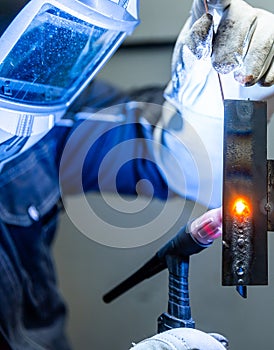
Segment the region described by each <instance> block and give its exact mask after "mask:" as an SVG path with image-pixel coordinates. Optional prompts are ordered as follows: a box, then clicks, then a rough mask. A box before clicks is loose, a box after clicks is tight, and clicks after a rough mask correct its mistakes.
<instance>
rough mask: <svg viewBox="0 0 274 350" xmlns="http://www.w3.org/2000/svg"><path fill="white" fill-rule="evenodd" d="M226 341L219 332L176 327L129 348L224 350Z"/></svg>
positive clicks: (141, 349) (140, 349) (142, 349)
mask: <svg viewBox="0 0 274 350" xmlns="http://www.w3.org/2000/svg"><path fill="white" fill-rule="evenodd" d="M227 348H228V341H227V339H226V338H225V337H223V336H222V335H220V334H215V333H212V334H207V333H204V332H202V331H199V330H197V329H192V328H177V329H172V330H170V331H166V332H163V333H160V334H157V335H155V336H153V337H151V338H149V339H146V340H144V341H142V342H140V343H138V344H137V345H135V346H133V348H131V350H189V349H199V350H226V349H227Z"/></svg>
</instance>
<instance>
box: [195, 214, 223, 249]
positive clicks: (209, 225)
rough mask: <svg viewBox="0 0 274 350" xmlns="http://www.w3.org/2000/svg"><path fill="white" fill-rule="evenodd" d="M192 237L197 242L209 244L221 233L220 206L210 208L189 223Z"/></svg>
mask: <svg viewBox="0 0 274 350" xmlns="http://www.w3.org/2000/svg"><path fill="white" fill-rule="evenodd" d="M189 230H190V232H191V235H192V237H193V238H194V239H195V240H196V241H197V242H198V243H199V244H204V245H207V244H210V243H212V242H213V241H214V239H216V238H218V237H220V236H221V234H222V208H217V209H212V210H209V211H207V212H206V213H204V214H203V215H202V216H200V217H199V218H197V219H196V220H194V221H192V222H191V223H190V224H189Z"/></svg>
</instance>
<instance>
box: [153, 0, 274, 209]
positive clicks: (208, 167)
mask: <svg viewBox="0 0 274 350" xmlns="http://www.w3.org/2000/svg"><path fill="white" fill-rule="evenodd" d="M208 5H209V12H211V14H210V13H209V14H205V8H204V2H203V1H202V0H195V1H194V3H193V6H192V11H191V16H190V17H189V19H188V21H187V22H186V24H185V26H184V27H183V29H182V31H181V33H180V35H179V37H178V39H177V42H176V45H175V49H174V53H173V58H172V71H171V74H172V78H171V81H170V83H169V84H168V86H167V88H166V90H165V98H166V100H167V103H166V106H165V107H166V108H164V110H163V111H164V114H163V116H162V118H161V120H160V123H159V124H158V126H159V128H161V130H163V131H162V132H159V129H156V130H155V138H156V140H158V141H160V140H161V142H162V143H163V144H164V145H165V146H166V147H167V148H168V149H169V150H171V151H170V153H169V154H167V153H165V154H164V153H163V149H161V150H159V149H157V147H156V148H155V155H156V159H157V162H158V164H159V165H160V166H161V167H162V168H165V170H166V176H167V178H168V181H169V182H168V183H169V186H170V188H171V189H172V190H173V191H174V192H176V193H178V194H179V195H180V196H185V195H186V196H187V198H192V199H194V198H198V200H199V201H200V202H201V203H203V204H204V205H205V206H208V207H211V208H213V207H218V206H220V205H221V200H222V158H223V152H222V147H223V113H224V112H223V109H224V108H223V97H224V98H225V99H246V98H249V99H251V100H267V103H268V118H270V117H271V115H272V114H273V113H274V85H272V86H271V87H262V86H259V85H258V84H255V85H253V86H251V87H244V86H242V85H240V84H239V83H238V82H237V81H236V80H235V79H234V75H235V76H236V75H238V76H239V74H240V73H239V72H244V71H245V72H246V73H247V74H248V75H251V74H252V75H253V76H254V77H257V78H256V79H257V80H258V79H260V81H262V79H263V78H262V77H266V78H267V79H268V80H267V81H268V83H267V84H266V85H268V84H269V78H268V77H269V76H268V75H265V74H264V73H263V72H265V71H266V69H267V67H269V73H270V74H272V73H271V70H272V68H271V67H272V66H271V63H270V61H269V57H272V58H273V48H272V46H273V30H272V29H271V28H272V24H273V15H272V14H271V13H265V11H259V10H255V9H253V8H252V7H250V6H249V5H247V4H245V3H243V2H240V5H241V6H240V5H239V4H238V0H231V1H227V0H225V1H221V0H219V1H218V0H216V1H209V2H208ZM238 5H239V6H238ZM243 7H244V8H245V9H246V11H247V18H246V16H243V15H242V14H243ZM254 13H256V14H257V15H256V16H257V19H256V21H257V22H256V23H257V29H256V32H255V33H254V35H253V36H248V35H247V39H246V41H247V40H248V43H249V44H248V45H247V46H248V47H249V48H250V50H251V48H252V52H253V51H258V52H259V55H260V54H261V48H262V46H264V47H265V52H266V53H265V56H262V60H263V61H264V62H265V64H263V66H264V69H263V70H261V72H260V74H259V75H258V74H257V73H256V72H255V71H257V70H258V69H259V70H260V69H261V68H258V67H259V63H258V62H261V60H259V59H258V60H254V62H255V66H254V65H253V64H251V62H250V59H249V54H245V52H243V53H242V54H243V58H242V59H241V60H240V61H239V64H238V65H235V64H234V63H233V65H229V62H231V59H228V60H227V57H229V55H230V56H231V55H232V54H228V52H227V50H228V48H229V47H230V48H231V50H236V51H235V52H238V51H239V48H241V47H242V43H243V42H242V41H240V40H238V39H237V38H238V37H240V36H241V35H242V34H241V33H242V31H243V28H246V27H248V23H249V26H250V23H251V22H250V17H251V15H249V14H254ZM234 17H235V19H233V20H232V19H231V18H234ZM227 18H228V19H229V21H235V22H236V26H232V27H231V26H227V27H226V30H225V31H224V26H225V23H226V19H227ZM270 19H271V21H269V20H270ZM266 20H268V21H267V22H266V23H267V24H268V25H269V28H270V30H264V29H262V28H261V24H260V23H261V22H264V21H266ZM219 23H220V24H219ZM218 25H219V27H218ZM215 31H216V34H214V32H215ZM224 35H225V38H229V42H231V41H233V40H232V39H231V38H232V37H233V38H234V37H235V38H236V40H234V41H233V43H232V44H231V45H228V44H226V45H223V44H222V43H224V40H225V39H224ZM218 38H219V39H218ZM215 46H216V47H215ZM222 52H224V53H225V54H224V55H223V56H222ZM235 52H234V54H235V55H234V56H235V57H238V56H239V55H238V54H236V53H235ZM252 52H251V53H250V54H251V55H252ZM227 54H228V55H227ZM232 56H233V55H232ZM219 60H222V61H219ZM234 61H235V60H234ZM218 62H219V63H218ZM220 62H223V63H222V64H221V63H220ZM213 66H214V67H213ZM232 66H233V68H234V71H232V72H230V73H227V72H228V71H229V69H230V70H231V68H232ZM221 67H223V70H222V71H221ZM224 67H225V68H224ZM260 67H261V66H260ZM215 68H217V69H218V70H220V71H221V72H222V73H224V72H226V73H227V74H219V76H218V74H217V71H216V69H215ZM257 68H258V69H257ZM241 74H242V73H241ZM219 79H220V80H221V83H222V90H221V89H220V82H219ZM244 79H245V78H244ZM256 79H255V80H254V81H252V82H251V83H250V84H254V82H255V81H257V80H256ZM250 84H249V85H250ZM222 93H223V94H222ZM176 164H179V166H177V167H176V170H174V169H175V165H176ZM180 165H181V169H180ZM179 178H180V179H188V183H186V181H181V182H178V181H176V179H179Z"/></svg>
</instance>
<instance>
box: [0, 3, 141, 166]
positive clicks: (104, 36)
mask: <svg viewBox="0 0 274 350" xmlns="http://www.w3.org/2000/svg"><path fill="white" fill-rule="evenodd" d="M137 5H138V3H137V1H136V0H131V1H119V2H118V3H115V2H113V1H110V0H102V1H96V0H88V1H84V0H83V1H75V0H58V1H46V0H33V1H30V2H29V3H28V4H27V5H26V6H25V7H24V9H23V10H22V11H21V12H20V13H19V15H18V16H17V17H16V18H15V20H14V21H13V22H12V23H11V25H10V26H9V27H8V29H7V30H6V31H5V33H4V34H3V36H2V37H1V42H0V113H1V121H2V123H1V124H0V126H1V129H2V130H4V131H5V132H6V134H3V135H0V142H3V141H4V142H6V144H4V145H2V149H1V150H0V151H1V153H2V154H4V155H3V156H2V157H0V160H1V161H3V160H4V159H6V158H10V157H11V156H12V155H13V154H15V153H17V152H18V148H19V147H21V148H23V147H24V149H27V148H28V147H29V146H31V144H33V139H32V136H35V137H36V136H37V135H38V134H39V135H40V138H41V137H42V136H43V135H44V134H45V133H46V132H47V131H48V130H50V129H51V128H52V126H53V125H54V124H56V123H57V122H58V121H59V120H60V118H61V117H62V116H63V115H64V113H65V112H66V110H67V108H68V107H69V106H70V105H71V103H72V101H73V100H75V98H76V97H77V96H78V95H79V94H80V93H81V91H82V90H83V89H84V88H85V87H86V86H87V85H88V83H89V82H90V81H91V80H92V79H93V77H94V76H95V75H96V73H97V72H98V71H99V70H100V69H101V68H102V66H103V65H104V64H105V63H106V61H107V60H108V59H109V58H110V57H111V56H112V54H113V53H114V52H115V51H116V50H117V48H118V47H119V46H120V44H121V43H122V42H123V40H124V39H125V38H126V36H127V35H129V34H131V33H132V31H133V30H134V28H135V27H136V25H137V24H138V23H139V21H138V18H137V13H138V6H137ZM134 16H135V17H134ZM9 134H11V135H13V136H14V135H15V136H17V139H15V140H13V139H12V140H11V137H10V135H9ZM22 137H25V139H24V141H25V142H24V143H22V142H21V141H22V140H21V138H22ZM18 138H20V139H19V140H18ZM14 141H15V142H16V146H17V149H14V152H11V151H10V148H11V146H10V145H11V142H12V144H13V143H14ZM35 141H37V137H36V140H35ZM5 146H6V147H5Z"/></svg>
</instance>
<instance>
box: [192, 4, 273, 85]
mask: <svg viewBox="0 0 274 350" xmlns="http://www.w3.org/2000/svg"><path fill="white" fill-rule="evenodd" d="M208 7H209V12H210V13H211V14H212V15H213V17H212V16H210V17H209V16H206V15H205V8H204V3H203V1H202V0H195V1H194V4H193V16H192V21H196V20H198V19H199V20H198V22H197V23H196V27H199V33H203V31H202V32H201V29H202V28H203V30H205V28H206V29H207V30H206V31H209V30H210V28H211V27H212V26H213V25H214V23H215V22H217V23H215V25H216V24H217V26H218V27H217V30H216V35H215V37H214V40H211V44H212V45H209V46H212V47H211V50H210V52H211V51H212V56H211V61H212V65H213V67H214V68H215V69H216V71H217V72H219V73H224V74H226V73H229V72H231V71H233V74H234V77H235V79H236V80H237V81H238V82H239V83H240V84H242V85H244V86H251V85H254V84H255V83H257V82H259V83H260V84H261V85H264V86H270V85H273V84H274V62H273V55H274V43H273V41H274V15H273V14H272V13H270V12H268V11H265V10H262V9H258V8H254V7H252V6H250V5H249V4H247V3H246V2H245V1H242V0H225V1H224V0H223V1H222V0H216V1H208ZM214 12H217V13H218V14H219V15H220V16H221V20H220V22H219V19H218V18H216V17H218V15H217V16H216V15H214ZM243 14H244V16H243ZM200 17H201V19H200ZM204 17H206V18H208V21H207V25H205V19H204ZM194 31H195V33H196V34H197V33H198V29H197V28H196V30H194ZM189 34H190V33H189ZM192 36H193V33H192ZM199 36H200V37H201V34H199ZM192 41H193V40H192ZM194 41H199V42H200V44H201V39H200V40H199V38H198V37H196V38H195V40H194ZM190 42H191V40H190ZM192 45H193V43H192ZM188 46H189V47H191V46H190V45H188ZM195 46H196V45H195ZM193 52H194V51H193ZM194 54H195V52H194ZM196 57H197V54H196Z"/></svg>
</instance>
